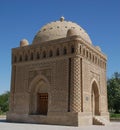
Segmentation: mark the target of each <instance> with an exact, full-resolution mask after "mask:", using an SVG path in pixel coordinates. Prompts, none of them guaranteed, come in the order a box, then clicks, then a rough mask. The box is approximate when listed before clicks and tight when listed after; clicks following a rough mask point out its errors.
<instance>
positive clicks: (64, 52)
mask: <svg viewBox="0 0 120 130" xmlns="http://www.w3.org/2000/svg"><path fill="white" fill-rule="evenodd" d="M63 54H64V55H66V54H67V49H66V47H64V49H63Z"/></svg>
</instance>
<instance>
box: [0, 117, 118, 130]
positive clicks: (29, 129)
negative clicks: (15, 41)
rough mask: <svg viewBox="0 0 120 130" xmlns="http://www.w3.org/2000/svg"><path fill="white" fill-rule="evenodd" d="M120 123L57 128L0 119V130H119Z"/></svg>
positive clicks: (55, 126)
mask: <svg viewBox="0 0 120 130" xmlns="http://www.w3.org/2000/svg"><path fill="white" fill-rule="evenodd" d="M119 129H120V122H111V123H110V125H108V126H96V125H92V126H81V127H70V126H57V125H41V124H27V123H8V122H6V121H5V118H4V117H2V118H0V130H119Z"/></svg>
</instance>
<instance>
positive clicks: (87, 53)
mask: <svg viewBox="0 0 120 130" xmlns="http://www.w3.org/2000/svg"><path fill="white" fill-rule="evenodd" d="M86 57H87V58H88V50H86Z"/></svg>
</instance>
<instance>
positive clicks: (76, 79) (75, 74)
mask: <svg viewBox="0 0 120 130" xmlns="http://www.w3.org/2000/svg"><path fill="white" fill-rule="evenodd" d="M80 75H81V73H80V58H79V57H74V58H71V92H70V93H71V94H70V95H71V96H70V102H71V103H70V111H71V112H81V79H80Z"/></svg>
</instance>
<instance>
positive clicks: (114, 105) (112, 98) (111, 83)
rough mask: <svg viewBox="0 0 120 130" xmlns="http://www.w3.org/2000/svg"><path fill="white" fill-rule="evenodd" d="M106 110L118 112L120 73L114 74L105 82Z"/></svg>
mask: <svg viewBox="0 0 120 130" xmlns="http://www.w3.org/2000/svg"><path fill="white" fill-rule="evenodd" d="M107 90H108V108H109V109H111V110H112V109H113V110H115V113H119V112H120V73H118V72H115V73H114V75H113V76H112V78H111V79H108V81H107Z"/></svg>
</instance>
